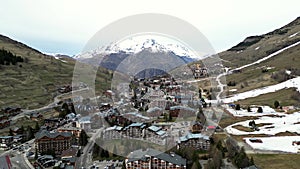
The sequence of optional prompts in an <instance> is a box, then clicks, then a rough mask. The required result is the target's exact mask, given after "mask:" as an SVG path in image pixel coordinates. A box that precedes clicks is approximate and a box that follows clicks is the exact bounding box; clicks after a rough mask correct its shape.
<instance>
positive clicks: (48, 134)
mask: <svg viewBox="0 0 300 169" xmlns="http://www.w3.org/2000/svg"><path fill="white" fill-rule="evenodd" d="M58 136H63V137H71V136H72V133H70V132H55V133H51V132H49V131H46V130H42V131H40V132H38V133H36V134H35V138H36V139H41V138H43V137H48V138H56V137H58Z"/></svg>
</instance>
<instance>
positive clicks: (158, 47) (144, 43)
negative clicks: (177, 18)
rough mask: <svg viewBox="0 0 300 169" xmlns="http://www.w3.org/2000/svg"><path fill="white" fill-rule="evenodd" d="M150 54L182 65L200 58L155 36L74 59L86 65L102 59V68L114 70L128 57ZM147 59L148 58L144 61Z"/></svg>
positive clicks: (114, 43) (112, 46)
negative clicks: (172, 59)
mask: <svg viewBox="0 0 300 169" xmlns="http://www.w3.org/2000/svg"><path fill="white" fill-rule="evenodd" d="M151 53H153V55H161V56H162V57H164V56H166V57H171V58H179V59H181V60H182V63H190V62H193V61H195V60H198V59H199V58H200V56H196V55H195V54H194V53H193V52H192V51H191V50H189V49H188V48H186V47H184V46H182V45H180V44H179V43H177V42H175V41H174V42H173V41H171V40H170V41H167V40H166V39H164V38H162V37H157V38H156V36H154V37H151V36H150V37H149V36H137V37H132V38H129V39H125V40H124V41H121V42H112V43H111V44H110V45H108V46H104V47H100V48H98V49H95V50H93V51H89V52H87V53H85V54H82V55H78V56H77V57H76V58H77V59H78V60H81V61H85V62H87V63H95V60H98V58H99V57H100V58H103V59H102V61H101V63H99V64H100V65H101V66H102V67H105V68H107V69H110V70H116V69H117V67H118V66H119V64H120V63H121V62H122V61H123V60H124V59H126V58H127V57H129V56H135V55H143V54H145V55H147V56H148V55H149V54H151ZM167 55H168V56H167ZM145 58H146V56H145ZM149 59H150V58H149V57H148V58H147V59H146V60H149ZM167 71H168V70H167ZM148 73H149V72H148ZM154 74H155V72H154Z"/></svg>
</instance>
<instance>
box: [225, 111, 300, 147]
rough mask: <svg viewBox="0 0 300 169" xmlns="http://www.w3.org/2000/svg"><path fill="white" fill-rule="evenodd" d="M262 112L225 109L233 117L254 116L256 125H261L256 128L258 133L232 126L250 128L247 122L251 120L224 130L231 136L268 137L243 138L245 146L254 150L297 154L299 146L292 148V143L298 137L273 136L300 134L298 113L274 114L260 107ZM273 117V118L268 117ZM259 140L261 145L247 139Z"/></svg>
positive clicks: (299, 137)
mask: <svg viewBox="0 0 300 169" xmlns="http://www.w3.org/2000/svg"><path fill="white" fill-rule="evenodd" d="M261 107H262V108H263V110H264V112H263V113H257V108H252V109H251V110H252V112H248V111H247V110H238V111H237V110H234V109H232V108H229V107H226V109H227V110H228V111H229V112H230V113H231V114H232V115H233V116H238V117H242V116H256V117H257V118H258V119H256V120H254V121H255V124H256V125H259V124H261V125H262V126H261V127H258V129H259V130H258V131H256V130H255V131H250V132H247V131H241V130H238V129H235V128H234V126H243V127H247V128H250V126H249V122H250V121H252V120H246V121H242V122H238V123H235V124H232V125H230V126H228V127H226V128H225V131H226V132H227V133H229V134H232V135H250V134H251V135H257V134H264V135H269V136H270V137H251V138H250V137H249V138H244V140H245V141H246V143H247V144H249V145H250V146H251V147H252V148H254V149H259V150H270V151H284V152H291V153H297V152H298V148H300V146H296V145H295V146H293V145H292V142H293V141H300V136H280V137H277V136H275V135H276V134H278V133H284V132H292V133H299V134H300V112H295V113H293V114H285V113H279V112H276V111H275V110H274V109H272V108H270V107H269V106H261ZM270 115H273V116H270ZM254 138H255V139H260V140H261V141H262V143H255V142H251V141H250V140H249V139H254Z"/></svg>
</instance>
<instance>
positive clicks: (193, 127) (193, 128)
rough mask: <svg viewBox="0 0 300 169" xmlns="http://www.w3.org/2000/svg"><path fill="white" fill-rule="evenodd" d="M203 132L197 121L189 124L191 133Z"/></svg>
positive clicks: (200, 124)
mask: <svg viewBox="0 0 300 169" xmlns="http://www.w3.org/2000/svg"><path fill="white" fill-rule="evenodd" d="M202 130H203V125H202V123H201V122H199V121H194V122H193V123H192V124H191V132H192V133H201V131H202Z"/></svg>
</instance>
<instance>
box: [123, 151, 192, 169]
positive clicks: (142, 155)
mask: <svg viewBox="0 0 300 169" xmlns="http://www.w3.org/2000/svg"><path fill="white" fill-rule="evenodd" d="M149 156H151V157H155V158H158V159H161V160H164V161H166V162H169V163H172V164H175V165H179V166H186V159H184V158H182V157H181V156H179V155H177V154H172V155H171V154H167V153H164V152H160V151H158V150H155V149H151V148H148V149H147V150H145V151H143V150H142V149H139V150H136V151H133V152H131V153H130V154H129V155H128V161H129V162H132V161H137V160H143V161H145V160H147V159H148V157H149Z"/></svg>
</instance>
